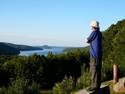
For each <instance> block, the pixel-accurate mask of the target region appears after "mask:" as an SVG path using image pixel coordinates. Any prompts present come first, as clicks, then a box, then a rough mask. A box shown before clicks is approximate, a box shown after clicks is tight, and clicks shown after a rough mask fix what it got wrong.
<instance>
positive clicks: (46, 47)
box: [36, 45, 52, 49]
mask: <svg viewBox="0 0 125 94" xmlns="http://www.w3.org/2000/svg"><path fill="white" fill-rule="evenodd" d="M36 47H38V48H42V49H52V47H51V46H48V45H43V46H36Z"/></svg>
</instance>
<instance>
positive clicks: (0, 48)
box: [0, 43, 20, 55]
mask: <svg viewBox="0 0 125 94" xmlns="http://www.w3.org/2000/svg"><path fill="white" fill-rule="evenodd" d="M19 53H20V51H19V50H18V49H16V48H13V47H10V46H8V45H6V44H4V43H0V55H17V54H19Z"/></svg>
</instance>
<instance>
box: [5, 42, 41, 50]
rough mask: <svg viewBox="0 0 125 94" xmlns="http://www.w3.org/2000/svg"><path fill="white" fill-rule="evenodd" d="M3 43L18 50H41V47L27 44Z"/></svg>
mask: <svg viewBox="0 0 125 94" xmlns="http://www.w3.org/2000/svg"><path fill="white" fill-rule="evenodd" d="M3 44H5V45H8V46H10V47H13V48H16V49H18V50H20V51H25V50H26V51H27V50H43V49H42V48H41V47H33V46H27V45H17V44H12V43H4V42H3Z"/></svg>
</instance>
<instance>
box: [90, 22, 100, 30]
mask: <svg viewBox="0 0 125 94" xmlns="http://www.w3.org/2000/svg"><path fill="white" fill-rule="evenodd" d="M90 26H92V27H96V28H99V22H98V21H96V20H93V21H92V22H91V24H90Z"/></svg>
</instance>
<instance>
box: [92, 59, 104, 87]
mask: <svg viewBox="0 0 125 94" xmlns="http://www.w3.org/2000/svg"><path fill="white" fill-rule="evenodd" d="M101 67H102V59H101V58H99V59H95V58H90V74H91V88H96V89H98V88H100V85H101Z"/></svg>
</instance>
